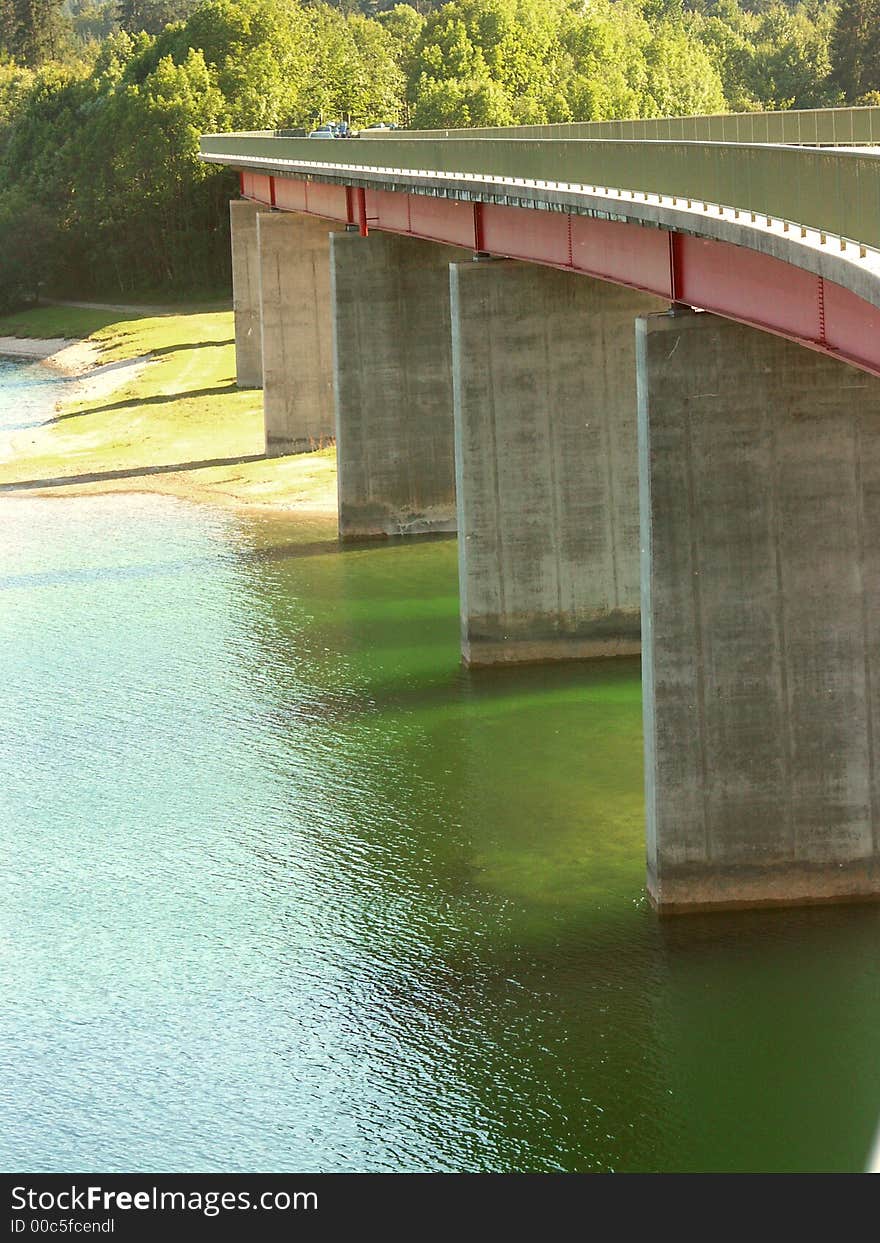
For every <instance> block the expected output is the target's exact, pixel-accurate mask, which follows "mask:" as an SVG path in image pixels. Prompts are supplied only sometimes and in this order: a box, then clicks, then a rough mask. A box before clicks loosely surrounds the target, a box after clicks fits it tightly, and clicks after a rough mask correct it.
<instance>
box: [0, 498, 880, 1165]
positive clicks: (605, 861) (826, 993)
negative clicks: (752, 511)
mask: <svg viewBox="0 0 880 1243" xmlns="http://www.w3.org/2000/svg"><path fill="white" fill-rule="evenodd" d="M0 510H2V513H0V553H2V564H0V588H2V589H3V590H0V644H2V650H3V652H4V657H5V660H4V666H5V668H4V673H5V676H4V679H3V681H2V683H0V705H2V712H0V730H2V734H3V737H2V768H3V772H2V783H0V789H2V794H0V798H2V817H0V837H2V841H3V848H4V856H5V860H6V865H5V868H4V876H5V881H4V884H5V886H6V893H5V895H4V901H3V904H2V910H3V916H2V956H0V964H2V965H0V982H2V986H3V995H4V998H6V1001H5V1003H4V1006H3V1009H2V1013H0V1039H2V1049H3V1055H2V1056H3V1057H4V1058H5V1059H6V1061H5V1063H4V1064H3V1070H2V1076H0V1093H2V1097H0V1107H2V1110H3V1115H4V1119H5V1125H4V1128H3V1136H2V1139H0V1159H2V1162H3V1163H4V1168H7V1169H15V1168H19V1169H22V1168H24V1167H28V1168H31V1169H72V1168H86V1167H91V1168H100V1169H107V1170H112V1169H118V1170H121V1169H134V1170H138V1169H142V1170H157V1169H158V1170H161V1169H166V1170H167V1169H183V1170H187V1169H189V1170H209V1169H244V1170H247V1169H264V1170H290V1169H295V1170H296V1169H298V1170H304V1171H309V1170H421V1169H427V1170H603V1169H622V1170H626V1169H629V1170H637V1169H665V1170H670V1169H671V1170H674V1169H712V1170H714V1169H739V1168H765V1169H783V1168H784V1169H789V1168H792V1169H832V1168H833V1169H847V1168H849V1169H854V1168H858V1167H859V1166H860V1164H861V1163H862V1161H863V1160H864V1156H865V1152H866V1150H867V1146H868V1143H869V1139H870V1134H871V1131H872V1128H873V1124H874V1121H875V1115H876V1113H877V1108H878V1104H880V1068H878V1065H877V1059H876V1058H875V1057H874V1056H873V1039H874V1036H873V1033H874V1031H875V1030H876V1027H877V1024H878V1020H880V989H878V987H877V971H878V968H877V965H876V956H875V955H874V954H873V953H872V950H873V946H874V944H875V943H876V936H877V930H878V923H877V918H878V916H877V913H876V912H875V911H874V910H873V909H869V908H858V909H851V910H846V911H832V910H825V909H822V910H813V911H809V912H774V913H772V914H768V913H751V914H749V913H745V914H739V915H724V916H715V917H712V918H702V917H700V918H693V919H683V920H678V921H674V922H666V923H663V924H661V923H659V922H658V921H657V919H656V918H655V916H654V915H653V914H652V913H651V912H650V910H649V909H648V908H647V905H646V902H645V898H644V890H643V879H644V844H643V828H642V817H643V809H642V794H641V784H642V777H641V724H640V696H639V679H638V665H637V662H631V661H622V662H609V663H601V664H596V665H593V666H589V665H570V666H565V667H557V668H530V669H520V670H516V669H508V670H498V671H483V672H480V673H475V674H468V673H467V672H465V671H463V670H462V669H461V668H460V667H459V663H458V648H457V644H458V638H457V632H458V626H457V591H456V568H455V545H454V542H452V541H427V542H416V543H413V544H406V543H404V544H397V545H395V544H393V543H382V544H376V545H369V546H364V547H356V548H349V549H346V550H345V551H340V550H339V549H338V548H337V547H336V546H335V545H334V543H333V540H332V529H330V528H328V526H327V525H326V524H312V525H303V524H299V525H298V524H295V523H292V522H287V521H280V520H278V519H274V518H273V519H271V520H268V519H267V520H260V519H256V518H252V517H237V516H232V515H229V514H225V513H215V512H213V511H210V510H205V509H201V508H198V507H195V506H189V505H186V504H184V503H182V502H177V501H172V500H168V499H163V498H159V497H146V496H145V497H121V496H108V497H93V498H87V499H82V500H69V499H68V500H65V501H57V500H48V499H44V500H37V499H23V498H15V499H8V500H6V501H4V502H2V504H0ZM298 550H301V552H302V555H298Z"/></svg>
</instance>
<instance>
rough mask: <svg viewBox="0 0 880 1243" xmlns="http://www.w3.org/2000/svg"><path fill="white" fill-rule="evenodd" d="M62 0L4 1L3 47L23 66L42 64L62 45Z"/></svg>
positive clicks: (0, 2) (0, 20)
mask: <svg viewBox="0 0 880 1243" xmlns="http://www.w3.org/2000/svg"><path fill="white" fill-rule="evenodd" d="M61 4H62V0H0V46H3V47H5V48H6V50H7V52H8V53H9V54H10V55H11V56H12V57H13V58H14V59H15V60H17V61H18V62H19V63H20V64H23V65H29V66H31V67H33V66H35V65H42V64H44V63H45V62H46V61H48V60H51V59H53V58H54V57H57V56H58V54H59V52H60V50H61V46H62V35H63V29H64V23H63V21H62V17H61Z"/></svg>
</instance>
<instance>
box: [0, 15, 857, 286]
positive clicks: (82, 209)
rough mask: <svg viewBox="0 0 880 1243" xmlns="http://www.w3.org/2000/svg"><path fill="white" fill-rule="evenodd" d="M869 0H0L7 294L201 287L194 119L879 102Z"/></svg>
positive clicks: (466, 116)
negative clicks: (436, 0)
mask: <svg viewBox="0 0 880 1243" xmlns="http://www.w3.org/2000/svg"><path fill="white" fill-rule="evenodd" d="M878 92H880V0H840V2H839V3H836V2H833V0H805V2H801V3H796V4H792V3H783V2H782V0H749V2H748V3H743V4H741V3H739V2H738V0H687V2H685V0H450V3H447V4H433V3H430V0H417V2H416V3H415V4H414V5H408V4H394V5H391V6H386V5H384V4H382V3H380V2H378V0H361V2H360V3H357V2H355V0H343V2H342V3H339V4H326V3H309V2H308V0H207V2H206V3H196V2H195V0H0V304H2V305H4V306H7V307H8V306H11V305H14V304H16V303H20V302H22V301H26V300H29V299H31V298H33V297H35V296H38V295H39V293H40V292H41V291H44V292H46V291H47V292H51V293H54V294H58V295H61V294H68V295H76V296H80V297H82V296H85V295H86V294H90V295H96V294H102V295H105V296H108V295H111V294H113V295H117V296H118V295H121V294H127V295H130V296H133V295H138V294H140V295H143V294H150V295H153V294H155V293H157V292H164V293H167V294H169V295H174V294H177V295H182V294H193V293H203V292H209V291H216V290H218V289H220V288H222V287H224V286H225V285H226V283H227V282H228V278H229V256H228V223H227V202H228V199H229V198H230V197H231V196H233V195H234V193H235V190H236V183H235V179H234V177H232V176H231V175H230V174H229V173H228V172H224V171H218V170H217V169H215V168H212V167H210V166H206V165H202V164H200V163H199V161H198V159H197V150H198V139H199V135H200V134H202V133H204V132H212V131H219V130H231V129H271V128H290V127H297V126H307V127H308V126H312V125H314V124H316V123H318V122H320V121H325V120H337V119H345V120H348V121H350V123H351V124H352V125H353V126H354V127H360V126H363V125H367V124H370V123H371V122H376V121H384V122H396V123H398V124H399V125H401V126H409V127H413V128H426V127H436V126H476V125H514V124H528V123H541V122H555V121H586V120H604V119H608V118H621V117H623V118H625V117H650V116H664V115H685V114H688V113H706V112H721V111H726V110H734V111H744V110H754V109H760V108H811V107H820V106H824V105H836V104H843V103H878V102H880V93H878Z"/></svg>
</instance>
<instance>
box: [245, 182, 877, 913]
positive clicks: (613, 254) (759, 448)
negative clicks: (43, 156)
mask: <svg viewBox="0 0 880 1243" xmlns="http://www.w3.org/2000/svg"><path fill="white" fill-rule="evenodd" d="M242 188H243V192H244V194H245V195H246V196H247V197H248V198H249V199H250V200H251V201H250V202H249V203H245V204H242V203H239V204H234V205H233V233H234V249H235V254H236V273H238V274H240V275H237V276H236V280H237V288H236V292H235V306H236V317H237V322H238V320H239V319H240V328H241V331H240V332H238V331H237V344H238V339H239V337H240V338H241V351H242V353H241V363H242V367H243V374H244V375H245V377H246V378H247V382H249V383H253V382H254V381H253V378H252V377H253V375H254V374H255V373H257V374H258V373H259V371H260V367H259V365H257V364H255V362H254V342H255V341H257V342H260V343H261V349H262V374H263V376H264V377H266V379H267V390H266V392H267V401H266V407H265V408H266V420H267V426H266V430H267V445H269V446H270V447H271V448H272V449H273V451H278V452H285V451H291V449H295V448H297V447H308V445H310V444H314V443H318V442H319V440H320V437H321V436H322V435H324V434H326V431H327V430H329V427H330V425H329V423H328V419H329V418H330V414H329V413H328V411H330V410H331V408H332V413H333V415H334V416H335V425H334V428H333V430H335V435H336V439H337V448H338V454H339V513H340V534H341V535H342V536H343V537H363V536H381V535H388V534H415V533H417V532H420V531H428V530H454V529H456V528H457V530H458V535H459V567H460V599H461V626H462V654H463V657H464V659H465V660H466V661H467V662H468V663H475V664H476V663H480V664H500V663H506V662H510V661H517V660H548V659H572V658H585V657H594V656H608V655H616V654H626V653H634V652H638V651H639V650H640V649H641V651H642V656H643V697H644V713H645V780H646V802H647V828H648V888H649V892H650V894H651V897H652V900H653V901H654V903H655V905H656V906H657V907H658V909H659V910H661V911H668V912H673V911H688V910H696V909H706V908H712V907H729V906H751V905H761V904H768V903H770V904H773V903H783V904H791V903H804V902H816V901H842V900H856V899H867V898H876V897H878V896H880V764H878V762H877V760H876V757H875V750H876V737H877V734H876V730H877V728H878V723H880V667H878V659H880V658H878V655H877V653H878V650H880V380H878V379H877V378H876V376H877V375H878V374H880V311H878V310H877V309H876V308H874V307H873V306H872V305H871V304H869V303H867V302H866V301H864V300H863V299H861V298H859V297H858V296H857V295H856V294H854V293H852V292H851V291H849V290H846V289H844V288H843V287H842V286H840V285H837V284H834V283H832V282H830V281H828V280H826V279H824V278H823V277H821V276H818V275H815V274H813V273H810V272H808V271H805V270H803V269H800V268H797V267H794V266H792V265H790V264H787V263H784V262H782V261H780V260H779V259H776V258H774V257H772V256H769V255H765V254H762V253H759V252H757V251H754V250H749V249H746V248H744V247H741V246H735V245H732V244H729V243H725V242H723V241H717V240H714V239H707V238H699V237H694V236H689V235H684V234H680V233H675V232H671V231H669V230H666V229H663V228H657V227H653V228H651V227H643V226H639V225H634V224H631V223H630V224H627V223H622V222H620V221H615V220H609V219H602V218H596V217H595V216H584V215H577V214H573V213H569V212H562V211H560V212H550V211H540V210H530V209H527V208H523V207H508V206H504V205H501V204H492V203H480V202H465V201H457V200H452V199H445V198H440V197H433V196H430V195H424V194H421V195H420V194H409V193H404V192H391V191H380V190H364V189H357V188H351V187H346V186H343V185H336V184H331V183H324V182H316V181H304V180H295V179H292V178H282V177H270V176H262V175H259V174H253V173H246V174H243V175H242ZM273 208H274V209H275V212H274V213H273V212H272V209H273ZM264 209H265V213H271V214H262V213H264ZM283 213H290V215H288V216H285V215H283ZM254 215H256V216H257V219H256V220H254ZM340 225H341V226H343V230H342V231H340V227H339V226H340ZM288 226H289V227H288ZM374 234H375V235H374ZM391 235H397V236H391ZM297 238H298V239H299V241H297V240H296V239H297ZM303 238H306V239H307V242H308V244H307V245H306V244H305V243H304V242H303V240H302V239H303ZM428 243H430V245H429V244H428ZM248 248H250V251H249V250H248ZM490 256H492V257H491V258H490ZM474 259H478V260H482V261H481V262H475V261H474ZM518 260H525V261H526V262H518ZM254 273H256V274H257V276H258V280H257V281H256V287H255V284H254V280H253V274H254ZM575 274H577V275H575ZM591 278H598V279H591ZM255 289H256V291H255ZM255 298H256V299H258V300H259V302H260V305H259V306H256V307H255V306H254V304H253V303H254V299H255ZM670 304H672V305H673V307H674V310H673V311H672V312H670V311H666V312H665V313H662V314H658V313H657V312H658V311H661V310H662V309H663V308H668V307H669V306H670ZM682 304H685V306H686V305H687V304H690V305H694V306H696V307H699V308H701V309H703V310H708V311H714V312H717V313H718V314H717V315H713V314H696V313H694V312H692V311H690V310H687V309H685V306H683V305H682ZM718 316H723V318H719V317H718ZM732 321H733V322H732ZM736 321H739V322H736ZM328 333H329V335H330V336H332V358H331V356H330V352H329V351H328V349H327V348H326V344H325V343H326V341H327V340H328ZM782 338H788V339H787V340H786V339H782ZM793 342H797V343H799V344H801V345H805V346H807V347H809V351H811V352H804V351H802V350H800V349H798V348H797V345H795V344H793ZM822 355H825V357H822ZM282 363H283V366H282ZM848 364H855V366H852V365H848ZM856 368H858V369H856ZM270 389H271V390H272V391H271V398H272V400H271V401H270V400H269V396H270V392H269V390H270ZM331 392H332V401H331V402H330V405H329V406H327V405H326V395H327V394H330V393H331ZM316 393H317V394H320V395H321V402H320V403H317V399H316V398H315V396H314V394H316ZM316 403H317V404H316ZM319 405H320V408H321V410H322V412H323V413H322V414H321V420H322V423H321V428H320V429H318V432H317V433H314V432H313V431H312V430H310V428H309V426H308V425H307V422H306V421H307V419H308V417H309V411H310V410H311V411H312V414H314V412H315V411H316V410H317V409H318V406H319ZM279 411H281V412H282V413H278V412H279ZM280 446H286V448H285V447H280ZM453 468H454V469H453Z"/></svg>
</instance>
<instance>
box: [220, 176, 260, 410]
mask: <svg viewBox="0 0 880 1243" xmlns="http://www.w3.org/2000/svg"><path fill="white" fill-rule="evenodd" d="M266 210H267V209H266V208H265V207H263V205H262V204H260V203H252V202H250V200H249V199H233V200H232V202H230V204H229V225H230V235H231V241H232V312H233V320H234V323H235V376H236V383H237V384H238V387H239V388H260V387H261V386H262V383H263V364H262V332H261V328H260V263H259V256H258V253H257V216H258V214H259V213H260V212H265V211H266Z"/></svg>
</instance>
